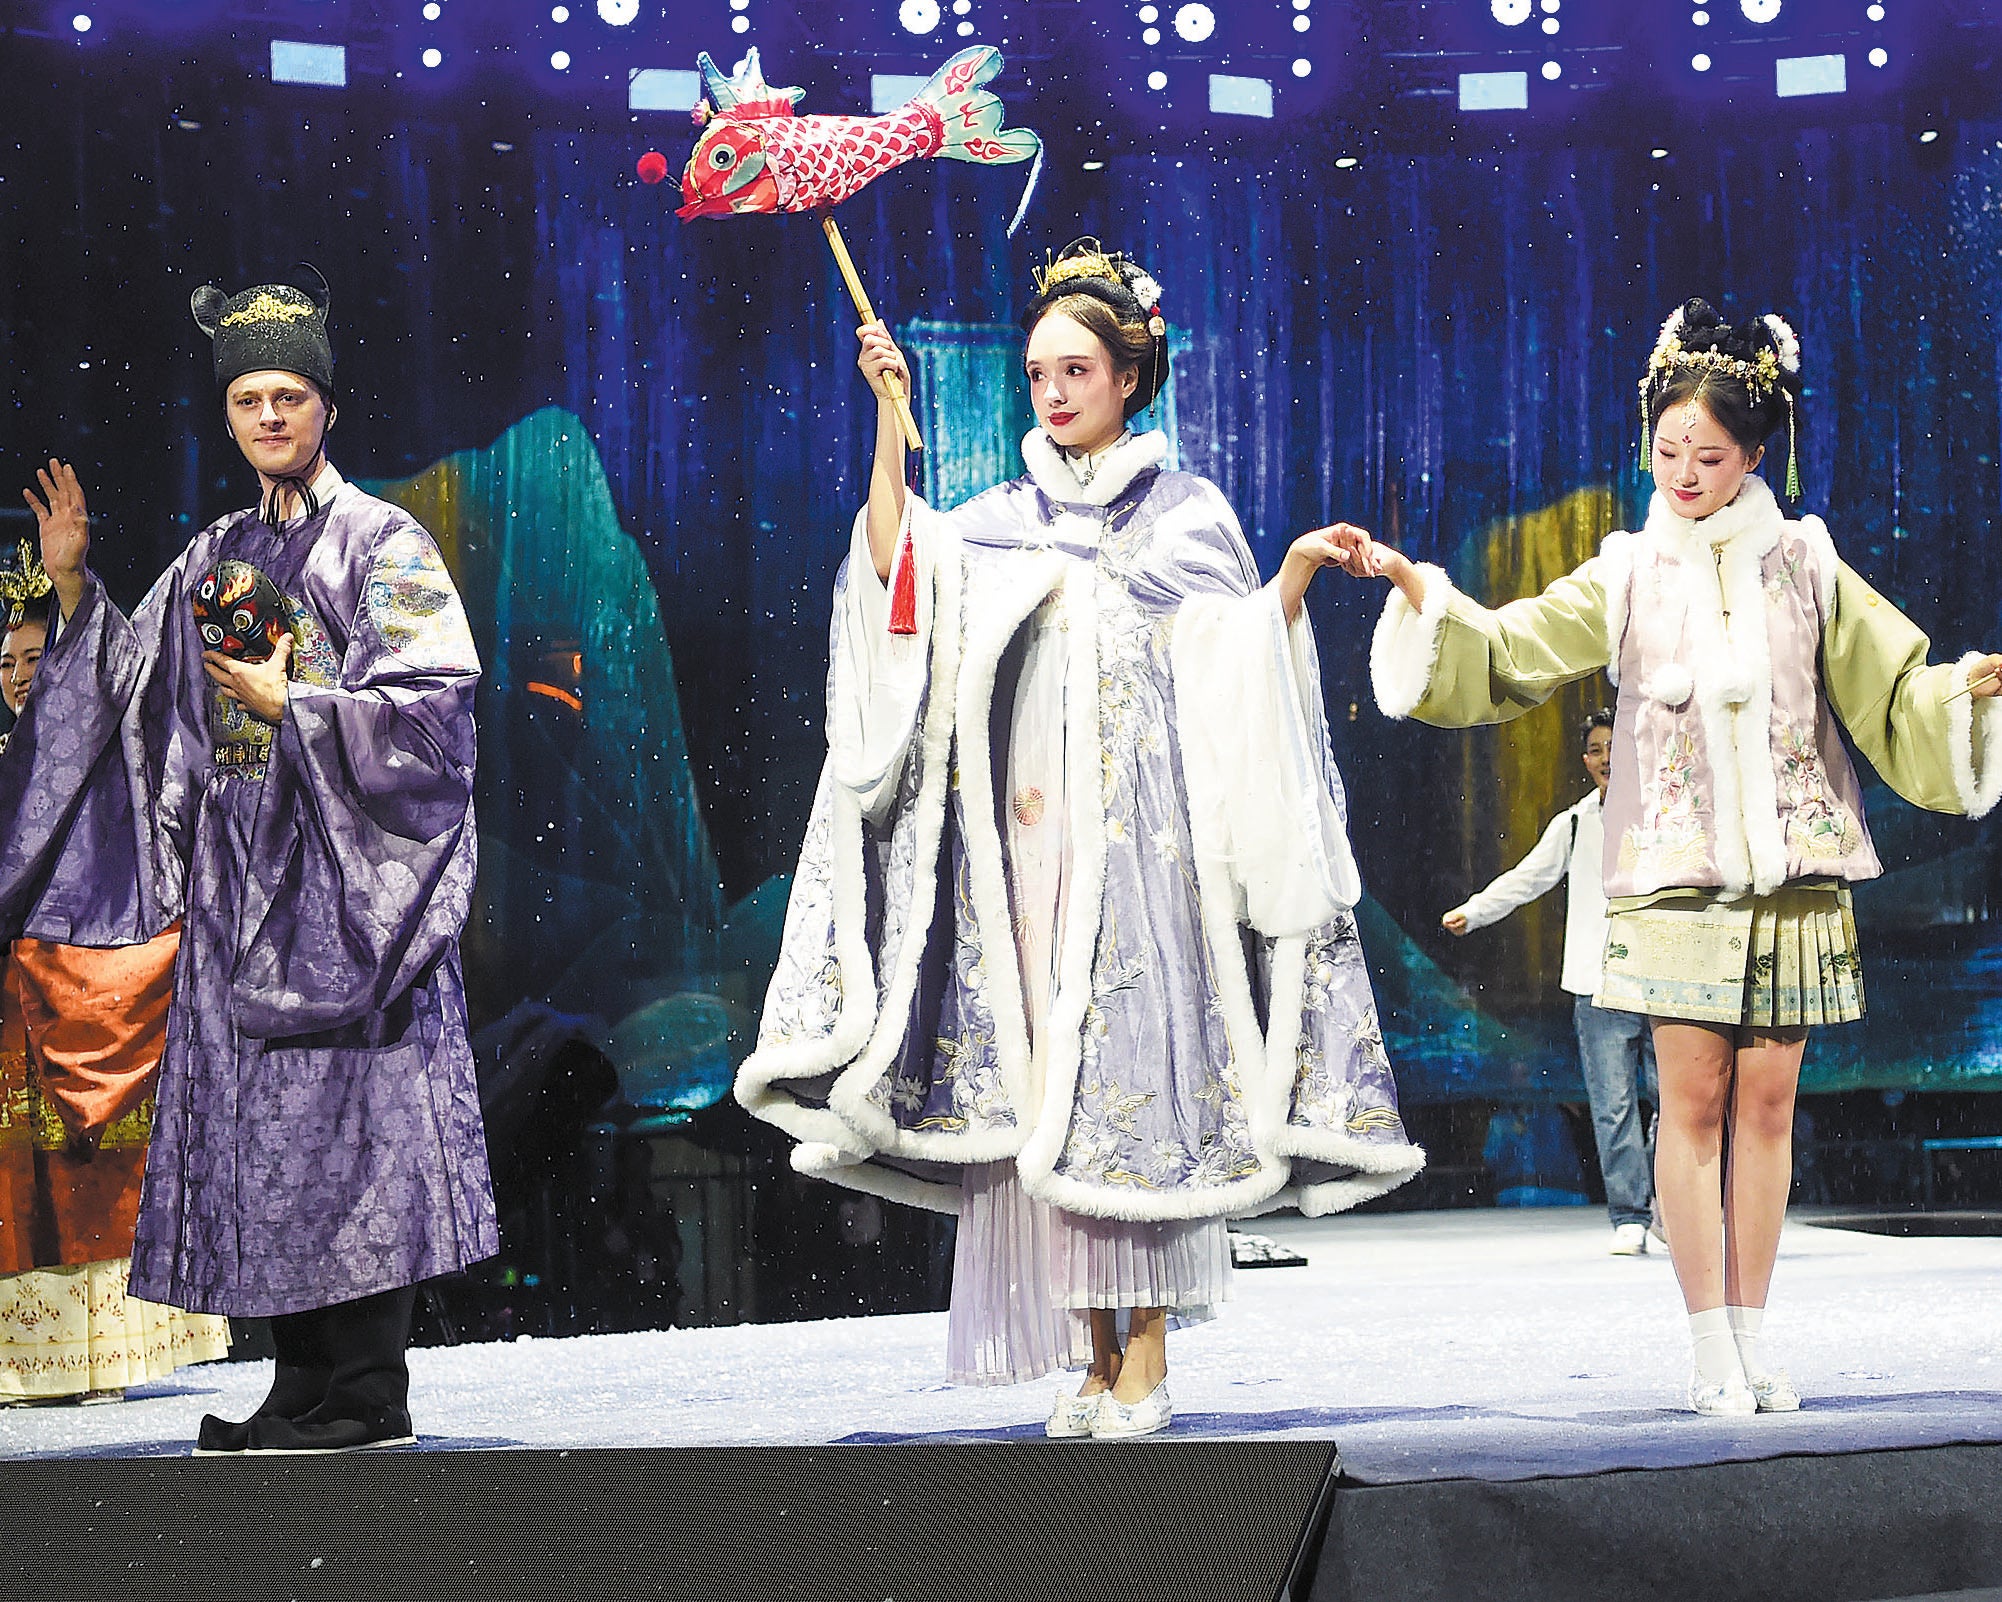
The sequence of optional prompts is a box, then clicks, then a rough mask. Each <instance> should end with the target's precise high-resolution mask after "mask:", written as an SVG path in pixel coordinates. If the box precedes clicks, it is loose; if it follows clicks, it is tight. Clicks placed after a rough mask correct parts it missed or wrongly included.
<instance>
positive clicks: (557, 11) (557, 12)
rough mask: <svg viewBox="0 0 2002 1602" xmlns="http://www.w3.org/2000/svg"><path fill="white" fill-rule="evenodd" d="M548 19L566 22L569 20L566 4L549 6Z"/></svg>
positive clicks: (568, 10)
mask: <svg viewBox="0 0 2002 1602" xmlns="http://www.w3.org/2000/svg"><path fill="white" fill-rule="evenodd" d="M549 20H550V21H551V22H568V21H569V20H570V8H569V7H568V6H551V7H550V8H549Z"/></svg>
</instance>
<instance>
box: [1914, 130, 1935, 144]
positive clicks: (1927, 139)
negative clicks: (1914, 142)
mask: <svg viewBox="0 0 2002 1602" xmlns="http://www.w3.org/2000/svg"><path fill="white" fill-rule="evenodd" d="M1938 137H1939V130H1938V129H1937V128H1928V129H1927V130H1926V131H1925V132H1924V133H1922V134H1920V135H1919V143H1920V144H1922V145H1929V144H1931V143H1932V142H1933V141H1934V140H1935V139H1937V138H1938Z"/></svg>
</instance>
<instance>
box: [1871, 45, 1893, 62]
mask: <svg viewBox="0 0 2002 1602" xmlns="http://www.w3.org/2000/svg"><path fill="white" fill-rule="evenodd" d="M1890 61H1891V52H1890V51H1888V50H1886V49H1885V48H1884V47H1883V46H1882V45H1879V46H1877V48H1876V49H1875V50H1872V51H1871V52H1870V65H1871V66H1873V67H1884V66H1889V65H1890Z"/></svg>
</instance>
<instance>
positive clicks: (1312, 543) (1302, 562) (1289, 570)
mask: <svg viewBox="0 0 2002 1602" xmlns="http://www.w3.org/2000/svg"><path fill="white" fill-rule="evenodd" d="M1375 550H1376V546H1375V544H1374V543H1373V542H1372V541H1371V539H1370V537H1369V534H1368V532H1367V531H1366V530H1363V529H1359V528H1357V527H1356V526H1355V525H1354V524H1353V523H1336V524H1334V525H1332V526H1331V527H1329V528H1317V529H1314V530H1312V531H1311V532H1309V533H1306V534H1302V535H1301V536H1300V537H1299V538H1298V539H1297V540H1295V541H1294V542H1293V543H1292V545H1290V546H1289V547H1288V548H1287V551H1286V560H1285V561H1284V562H1282V563H1281V564H1280V567H1279V604H1280V605H1281V606H1282V607H1283V608H1284V609H1285V613H1286V621H1287V622H1289V623H1290V622H1292V621H1293V619H1294V618H1296V617H1297V616H1299V614H1300V603H1301V602H1302V601H1303V600H1305V599H1306V595H1307V586H1308V585H1309V584H1311V583H1313V582H1314V575H1315V574H1316V573H1318V572H1320V570H1321V569H1322V568H1324V567H1339V568H1340V569H1341V570H1342V571H1343V572H1344V573H1350V574H1353V575H1354V576H1355V577H1357V578H1372V577H1374V576H1375V574H1376V572H1377V567H1376V559H1375V555H1374V552H1375Z"/></svg>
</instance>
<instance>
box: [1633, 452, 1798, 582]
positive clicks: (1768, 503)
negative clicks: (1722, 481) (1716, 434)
mask: <svg viewBox="0 0 2002 1602" xmlns="http://www.w3.org/2000/svg"><path fill="white" fill-rule="evenodd" d="M1785 528H1786V518H1785V517H1784V516H1783V515H1782V514H1781V512H1780V504H1779V502H1778V501H1776V500H1774V499H1773V492H1772V491H1771V490H1770V489H1768V488H1767V487H1766V481H1765V480H1764V479H1762V478H1760V477H1759V475H1758V474H1757V473H1747V474H1746V475H1745V482H1744V483H1743V484H1741V485H1740V486H1739V487H1738V494H1737V497H1736V498H1735V499H1734V500H1733V501H1732V502H1731V504H1730V505H1729V506H1726V507H1724V508H1723V509H1722V510H1721V511H1716V512H1712V513H1711V514H1710V515H1709V516H1708V517H1706V518H1703V519H1702V520H1700V521H1698V520H1696V519H1694V518H1687V517H1679V516H1677V515H1676V512H1675V509H1674V508H1673V507H1671V506H1670V505H1669V504H1668V497H1667V496H1665V495H1663V494H1662V493H1661V491H1660V490H1656V491H1655V492H1654V499H1653V500H1651V501H1650V502H1648V509H1647V523H1646V525H1645V531H1646V533H1647V536H1648V538H1650V539H1652V540H1658V541H1660V542H1661V543H1662V544H1663V545H1665V546H1667V547H1668V549H1670V550H1672V551H1674V552H1675V553H1676V554H1677V555H1678V556H1680V557H1682V558H1683V559H1684V560H1685V561H1698V560H1701V561H1703V562H1706V563H1708V562H1710V561H1711V560H1713V558H1712V557H1711V555H1710V553H1711V552H1712V551H1713V550H1717V549H1722V550H1723V551H1724V552H1725V553H1726V554H1727V557H1731V556H1739V555H1748V556H1750V557H1751V558H1752V559H1753V560H1754V561H1758V560H1760V559H1762V558H1763V557H1764V556H1765V554H1766V552H1768V551H1770V550H1771V549H1772V548H1773V547H1774V546H1775V545H1777V544H1778V543H1779V539H1780V534H1781V532H1782V531H1783V530H1784V529H1785Z"/></svg>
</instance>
